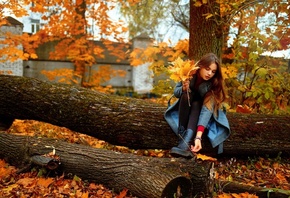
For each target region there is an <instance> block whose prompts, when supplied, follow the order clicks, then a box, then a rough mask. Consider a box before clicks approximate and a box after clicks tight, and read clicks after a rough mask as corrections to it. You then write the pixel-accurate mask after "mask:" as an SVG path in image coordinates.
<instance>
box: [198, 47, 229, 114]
mask: <svg viewBox="0 0 290 198" xmlns="http://www.w3.org/2000/svg"><path fill="white" fill-rule="evenodd" d="M212 63H215V64H216V66H217V70H216V72H215V74H214V76H213V77H212V78H211V79H210V80H209V81H210V82H211V89H210V91H209V92H208V93H207V94H206V95H205V99H204V102H203V103H204V104H205V105H206V106H207V107H208V108H209V109H210V110H212V106H213V105H214V112H217V110H218V109H219V108H221V106H222V103H223V102H224V101H225V100H226V92H225V88H224V78H223V76H222V70H221V64H220V60H219V59H218V57H217V56H216V55H215V54H214V53H208V54H205V55H204V56H203V57H202V58H201V59H200V60H199V61H198V63H197V66H198V67H200V68H206V67H209V66H210V65H211V64H212ZM212 101H213V104H212Z"/></svg>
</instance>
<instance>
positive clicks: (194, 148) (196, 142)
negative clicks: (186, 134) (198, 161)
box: [190, 131, 203, 153]
mask: <svg viewBox="0 0 290 198" xmlns="http://www.w3.org/2000/svg"><path fill="white" fill-rule="evenodd" d="M202 134H203V132H202V131H197V133H196V137H195V139H194V146H193V145H191V146H190V150H191V151H192V152H194V153H197V152H198V151H200V150H201V149H202V146H201V136H202Z"/></svg>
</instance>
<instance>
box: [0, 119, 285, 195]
mask: <svg viewBox="0 0 290 198" xmlns="http://www.w3.org/2000/svg"><path fill="white" fill-rule="evenodd" d="M7 132H8V133H13V134H18V135H31V136H42V137H49V138H58V139H62V140H66V141H68V142H71V143H78V144H86V145H90V146H92V147H95V148H105V149H110V150H115V151H119V152H126V153H132V154H136V155H145V156H152V157H170V156H169V154H168V151H167V150H130V149H128V148H126V147H120V146H114V145H110V144H108V143H106V142H104V141H101V140H97V139H96V138H93V137H90V136H87V135H84V134H79V133H76V132H73V131H70V130H68V129H67V128H64V127H57V126H54V125H51V124H47V123H43V122H38V121H32V120H15V121H14V123H13V125H12V126H11V127H10V129H9V130H8V131H7ZM197 157H198V158H200V159H201V160H213V161H214V162H215V167H216V168H215V177H216V179H217V180H218V179H222V180H226V181H237V182H240V183H244V184H247V185H252V186H257V187H266V188H277V189H282V190H285V191H289V194H290V159H283V158H281V157H280V156H277V157H276V158H267V157H263V158H262V157H256V158H248V159H235V158H230V159H219V160H216V159H213V158H211V157H208V156H203V155H198V156H197ZM17 171H18V169H17V168H15V167H13V166H11V165H9V164H8V163H7V162H5V161H4V160H1V159H0V197H1V198H2V197H3V198H5V197H7V198H8V197H9V198H12V197H13V198H14V197H17V198H26V197H32V198H33V197H77V198H89V197H90V198H95V197H102V198H111V197H114V198H129V197H132V196H131V195H130V194H129V193H128V191H127V189H124V190H123V191H122V192H118V193H117V192H114V190H113V189H108V188H106V187H105V186H103V185H102V184H97V183H90V182H88V181H83V180H82V179H81V178H79V177H77V176H76V175H72V176H71V178H64V176H63V175H59V176H55V177H48V176H47V175H48V173H47V170H45V169H44V168H40V169H37V168H33V169H31V170H30V171H28V172H25V173H20V174H18V173H17ZM215 197H216V198H231V197H234V198H239V197H257V196H255V195H253V194H249V193H247V192H245V193H240V194H226V193H223V192H222V188H220V189H217V192H216V195H215Z"/></svg>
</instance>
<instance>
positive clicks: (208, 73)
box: [165, 53, 230, 157]
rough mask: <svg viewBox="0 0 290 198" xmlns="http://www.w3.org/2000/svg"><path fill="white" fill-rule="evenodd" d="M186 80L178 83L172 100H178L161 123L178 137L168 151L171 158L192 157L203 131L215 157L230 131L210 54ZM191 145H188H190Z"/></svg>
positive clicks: (217, 66) (214, 60) (217, 69)
mask: <svg viewBox="0 0 290 198" xmlns="http://www.w3.org/2000/svg"><path fill="white" fill-rule="evenodd" d="M196 66H197V67H198V69H197V70H195V72H193V74H192V75H191V76H190V78H189V79H188V80H186V81H184V82H178V83H177V84H176V87H175V89H174V96H175V97H177V98H178V100H177V101H176V102H175V103H174V104H173V105H172V106H170V107H169V108H168V109H167V111H166V112H165V119H166V121H167V122H168V124H169V125H170V127H171V128H172V130H173V131H174V132H175V134H176V135H177V136H178V137H179V144H178V146H176V147H173V148H172V149H171V150H170V153H171V155H173V156H182V157H192V156H193V153H192V152H194V153H195V152H199V151H200V150H201V149H202V144H201V141H202V138H203V137H202V135H203V133H204V131H205V130H208V131H207V136H208V138H209V140H210V142H211V144H212V146H213V147H216V146H219V147H218V153H222V151H223V147H222V146H223V144H222V143H223V142H224V141H225V140H226V139H227V138H228V136H229V135H230V127H229V123H228V120H227V117H226V112H225V110H224V109H222V103H223V102H224V100H225V99H226V94H225V90H224V86H223V77H222V72H221V66H220V62H219V59H218V58H217V56H216V55H215V54H213V53H209V54H206V55H204V56H203V57H202V58H201V59H200V60H199V61H198V63H197V65H196ZM192 139H194V141H193V145H191V141H192Z"/></svg>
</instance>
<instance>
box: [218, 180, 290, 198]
mask: <svg viewBox="0 0 290 198" xmlns="http://www.w3.org/2000/svg"><path fill="white" fill-rule="evenodd" d="M218 185H219V186H220V188H221V189H222V192H224V193H245V192H248V193H250V194H255V195H256V196H258V197H259V198H269V197H274V198H289V191H288V190H280V189H271V188H263V187H256V186H252V185H246V184H240V183H238V182H229V181H218Z"/></svg>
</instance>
